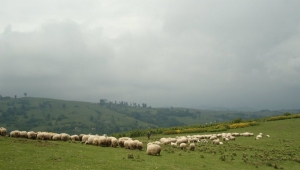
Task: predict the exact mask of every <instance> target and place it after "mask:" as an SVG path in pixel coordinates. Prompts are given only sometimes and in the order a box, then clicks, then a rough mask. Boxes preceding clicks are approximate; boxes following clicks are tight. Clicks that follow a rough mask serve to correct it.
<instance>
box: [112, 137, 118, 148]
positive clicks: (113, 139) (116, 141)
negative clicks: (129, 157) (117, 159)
mask: <svg viewBox="0 0 300 170" xmlns="http://www.w3.org/2000/svg"><path fill="white" fill-rule="evenodd" d="M117 146H118V139H117V138H115V137H113V138H112V139H111V147H114V148H115V147H117Z"/></svg>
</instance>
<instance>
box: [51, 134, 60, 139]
mask: <svg viewBox="0 0 300 170" xmlns="http://www.w3.org/2000/svg"><path fill="white" fill-rule="evenodd" d="M52 140H61V134H54V135H53V136H52Z"/></svg>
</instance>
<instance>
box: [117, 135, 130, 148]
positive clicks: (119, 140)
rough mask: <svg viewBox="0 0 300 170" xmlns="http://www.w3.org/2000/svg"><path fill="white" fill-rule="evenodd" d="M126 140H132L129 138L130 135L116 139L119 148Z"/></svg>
mask: <svg viewBox="0 0 300 170" xmlns="http://www.w3.org/2000/svg"><path fill="white" fill-rule="evenodd" d="M126 140H132V139H131V138H130V137H121V138H119V139H118V144H119V146H120V147H121V148H123V147H124V142H125V141H126Z"/></svg>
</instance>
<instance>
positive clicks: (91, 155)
mask: <svg viewBox="0 0 300 170" xmlns="http://www.w3.org/2000/svg"><path fill="white" fill-rule="evenodd" d="M299 124H300V119H288V120H279V121H270V122H262V123H261V124H260V125H258V126H251V127H247V128H240V129H230V130H228V131H226V133H227V132H238V133H242V132H252V133H254V136H256V135H257V134H258V133H260V132H262V133H263V134H264V135H267V134H268V135H270V137H269V138H267V137H263V138H261V139H259V140H254V137H237V138H236V140H235V141H224V144H223V145H213V144H212V143H208V144H199V143H198V144H196V150H195V151H189V150H181V149H179V148H174V147H171V146H169V145H161V147H162V151H161V155H160V156H150V155H146V144H147V142H148V140H147V137H146V136H145V137H138V138H134V139H138V140H140V141H142V142H143V143H144V148H143V150H142V151H139V150H128V149H125V148H120V147H117V148H111V147H99V146H92V145H85V144H81V143H80V142H62V141H39V140H30V139H21V138H11V137H2V136H1V137H0V169H72V170H73V169H124V170H126V169H128V170H133V169H163V170H166V169H174V170H184V169H186V170H192V169H195V170H196V169H204V170H205V169H207V170H210V169H239V170H241V169H243V170H248V169H249V170H250V169H299V167H300V145H299V144H300V142H299V141H300V132H299V131H298V125H299ZM179 135H180V136H182V135H193V134H179ZM162 137H175V135H153V136H151V139H150V140H149V141H156V140H159V139H160V138H162Z"/></svg>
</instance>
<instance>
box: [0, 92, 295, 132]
mask: <svg viewBox="0 0 300 170" xmlns="http://www.w3.org/2000/svg"><path fill="white" fill-rule="evenodd" d="M284 112H286V111H285V110H280V111H269V110H263V111H260V112H240V111H216V110H201V109H190V108H176V107H170V108H151V107H147V106H146V104H142V105H141V106H140V105H137V104H135V105H128V103H126V102H118V103H117V102H107V101H101V103H100V102H99V103H90V102H79V101H66V100H57V99H48V98H33V97H23V98H11V97H1V98H0V126H3V127H6V128H7V129H8V130H9V131H11V130H15V129H18V130H26V131H29V130H33V131H49V132H57V133H60V132H67V133H70V134H80V133H93V134H104V133H105V134H111V133H119V132H126V131H131V130H136V129H150V128H157V127H174V126H185V125H196V124H209V123H215V122H225V121H230V120H233V119H235V118H242V119H243V120H244V119H257V118H261V117H268V116H273V115H280V114H282V113H284ZM290 112H292V111H290Z"/></svg>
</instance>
